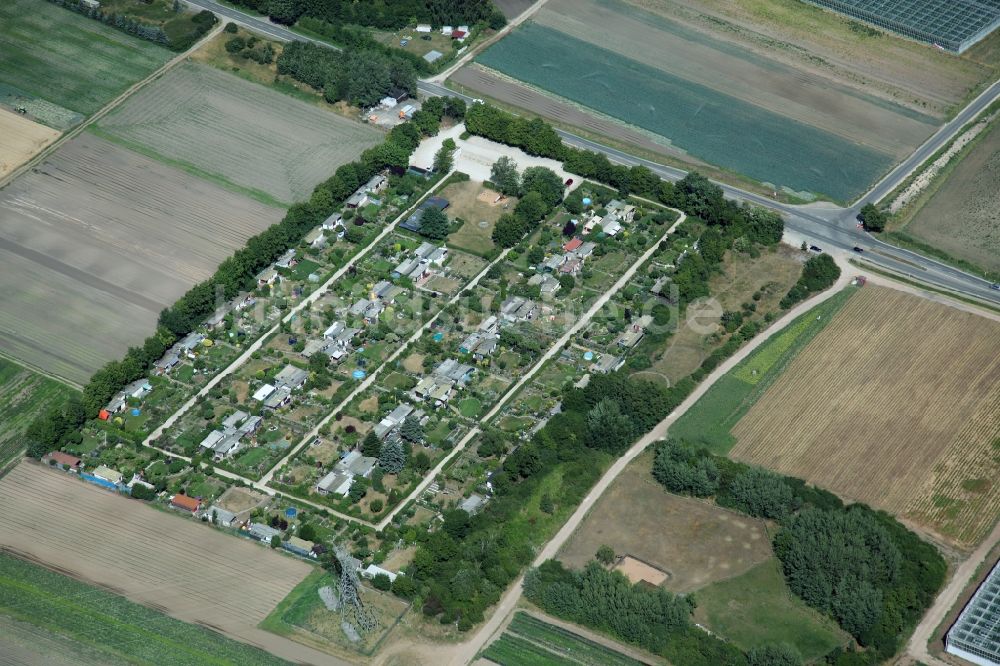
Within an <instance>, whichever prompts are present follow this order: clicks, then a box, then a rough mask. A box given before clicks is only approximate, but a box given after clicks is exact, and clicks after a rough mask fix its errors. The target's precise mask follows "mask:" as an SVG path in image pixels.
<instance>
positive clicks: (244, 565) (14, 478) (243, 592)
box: [0, 462, 343, 664]
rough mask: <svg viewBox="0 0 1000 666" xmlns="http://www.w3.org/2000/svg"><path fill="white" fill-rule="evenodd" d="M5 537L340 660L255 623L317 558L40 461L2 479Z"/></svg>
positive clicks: (217, 625)
mask: <svg viewBox="0 0 1000 666" xmlns="http://www.w3.org/2000/svg"><path fill="white" fill-rule="evenodd" d="M0 526H2V527H0V547H3V548H5V549H9V550H10V551H12V552H13V553H14V554H17V555H20V556H22V557H25V558H28V559H31V560H35V561H38V562H39V563H42V564H44V565H46V566H48V567H50V568H53V569H55V570H57V571H59V572H60V573H64V574H67V575H70V576H73V577H74V578H77V579H79V580H83V581H85V582H88V583H92V584H96V585H100V586H102V587H105V588H107V589H110V590H112V591H114V592H116V593H118V594H123V595H125V596H126V597H128V598H129V599H131V600H132V601H136V602H138V603H141V604H144V605H147V606H150V607H153V608H156V609H157V610H160V611H162V612H164V613H167V614H168V615H171V616H172V617H175V618H177V619H179V620H183V621H185V622H193V623H198V624H202V625H204V626H207V627H209V628H211V629H214V630H216V631H220V632H222V633H224V634H226V635H228V636H230V637H232V638H235V639H237V640H240V641H243V642H246V643H250V644H252V645H256V646H257V647H260V648H262V649H264V650H267V651H268V652H271V653H273V654H276V655H278V656H279V657H282V658H284V659H288V660H290V661H295V662H299V663H307V664H341V663H343V662H340V661H339V660H337V659H335V658H333V657H330V656H329V655H325V654H322V653H319V652H316V651H314V650H311V649H309V648H306V647H303V646H301V645H298V644H297V643H293V642H291V641H289V640H286V639H284V638H281V637H279V636H275V635H273V634H269V633H267V632H265V631H263V630H261V629H257V624H258V623H259V622H261V620H263V619H264V618H265V617H267V615H268V613H270V612H271V611H272V610H273V609H274V607H275V606H276V605H277V604H278V602H279V601H281V600H282V599H283V598H284V597H285V596H286V595H287V594H288V593H289V592H291V590H292V588H294V587H295V585H297V584H298V583H299V582H300V581H301V580H302V579H303V578H305V577H306V575H308V574H309V572H310V571H311V570H312V567H311V566H310V565H308V564H306V563H305V562H302V561H300V560H297V559H294V558H292V557H286V556H283V555H280V554H278V553H277V552H274V551H272V550H270V549H269V548H266V547H264V546H261V545H259V544H256V543H252V542H250V541H249V540H244V539H239V538H235V537H232V536H229V535H226V534H223V533H221V532H218V531H216V530H214V529H213V528H211V527H208V526H207V525H202V524H201V523H199V522H197V521H195V520H192V519H190V518H184V517H182V516H179V515H178V516H174V515H170V514H168V513H166V512H164V511H158V510H156V509H153V508H151V507H149V506H146V505H144V504H143V503H142V502H138V501H135V500H130V499H127V498H124V497H120V496H117V495H115V494H113V493H110V492H108V491H105V490H102V489H100V488H97V487H96V486H92V485H90V484H86V483H83V482H81V481H78V480H77V479H74V478H72V477H69V476H67V475H66V474H64V473H62V472H57V471H54V470H51V469H48V468H46V467H42V466H40V465H36V464H33V463H29V462H22V463H21V464H20V465H18V466H17V467H15V468H14V470H13V471H11V472H10V474H8V475H7V476H6V477H4V478H3V479H2V480H0Z"/></svg>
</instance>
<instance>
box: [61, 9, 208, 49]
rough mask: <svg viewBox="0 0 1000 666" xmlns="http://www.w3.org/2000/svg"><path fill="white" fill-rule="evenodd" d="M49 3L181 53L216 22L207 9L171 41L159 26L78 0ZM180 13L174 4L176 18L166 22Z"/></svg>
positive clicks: (178, 19) (193, 18)
mask: <svg viewBox="0 0 1000 666" xmlns="http://www.w3.org/2000/svg"><path fill="white" fill-rule="evenodd" d="M49 2H51V3H53V4H56V5H59V6H60V7H64V8H66V9H69V10H70V11H74V12H76V13H78V14H82V15H84V16H86V17H87V18H92V19H94V20H95V21H100V22H101V23H103V24H104V25H107V26H110V27H112V28H115V29H116V30H121V31H122V32H124V33H126V34H129V35H132V36H133V37H138V38H139V39H145V40H148V41H150V42H155V43H157V44H162V45H164V46H166V47H167V48H169V49H171V50H173V51H184V50H186V49H188V48H189V47H191V45H193V44H194V43H195V42H197V41H198V40H199V39H200V38H201V36H202V35H204V34H205V33H207V32H208V31H209V30H211V29H212V26H214V25H215V23H216V22H217V21H218V18H216V16H215V14H213V13H212V12H210V11H208V10H207V9H205V10H202V11H200V12H198V13H197V14H195V15H194V16H192V17H191V27H192V29H190V30H188V31H187V32H184V33H183V34H177V31H176V30H172V31H171V32H173V33H175V34H174V37H172V38H171V37H170V36H168V35H167V32H166V31H165V30H164V29H163V26H161V25H153V24H150V23H146V22H145V21H142V20H139V19H135V18H132V17H131V16H129V15H128V14H121V13H118V12H109V11H105V10H103V9H101V8H100V7H91V6H90V5H85V4H84V3H82V2H80V0H49ZM180 11H181V9H180V5H179V3H176V2H175V3H174V14H175V15H177V18H175V19H170V20H172V21H182V20H184V18H183V17H182V16H180Z"/></svg>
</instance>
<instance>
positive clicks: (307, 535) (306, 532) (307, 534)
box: [299, 523, 319, 541]
mask: <svg viewBox="0 0 1000 666" xmlns="http://www.w3.org/2000/svg"><path fill="white" fill-rule="evenodd" d="M318 536H319V535H318V534H317V533H316V528H315V527H313V525H312V523H306V524H305V525H303V526H302V527H300V528H299V538H300V539H305V540H306V541H316V538H317V537H318Z"/></svg>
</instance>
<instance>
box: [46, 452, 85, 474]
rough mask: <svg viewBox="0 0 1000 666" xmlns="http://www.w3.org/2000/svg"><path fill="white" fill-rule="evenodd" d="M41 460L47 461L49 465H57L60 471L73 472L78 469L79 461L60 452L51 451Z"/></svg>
mask: <svg viewBox="0 0 1000 666" xmlns="http://www.w3.org/2000/svg"><path fill="white" fill-rule="evenodd" d="M43 460H46V461H48V462H49V464H51V465H58V466H59V467H61V468H62V469H68V470H73V471H76V470H78V469H80V459H79V458H77V457H76V456H71V455H70V454H68V453H63V452H62V451H52V452H51V453H49V454H48V455H46V456H45V458H44V459H43Z"/></svg>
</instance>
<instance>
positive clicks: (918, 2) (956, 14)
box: [808, 0, 1000, 53]
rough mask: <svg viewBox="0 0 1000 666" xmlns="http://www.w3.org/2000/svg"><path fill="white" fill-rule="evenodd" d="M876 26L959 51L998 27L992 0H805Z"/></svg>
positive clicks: (999, 8)
mask: <svg viewBox="0 0 1000 666" xmlns="http://www.w3.org/2000/svg"><path fill="white" fill-rule="evenodd" d="M808 2H810V3H811V4H814V5H817V6H819V7H824V8H826V9H832V10H833V11H835V12H837V13H839V14H845V15H847V16H850V17H851V18H854V19H859V20H861V21H864V22H866V23H870V24H872V25H873V26H875V27H876V28H881V29H882V30H888V31H889V32H894V33H896V34H898V35H902V36H903V37H909V38H910V39H915V40H917V41H918V42H925V43H927V44H933V45H934V46H937V47H938V48H942V49H945V50H948V51H953V52H955V53H962V52H964V51H965V50H966V49H968V48H969V47H970V46H972V45H973V44H975V43H976V42H978V41H980V40H981V39H983V38H985V37H986V36H987V35H988V34H990V33H991V32H993V31H994V30H996V29H997V27H1000V3H997V2H996V1H995V0H986V1H983V0H808Z"/></svg>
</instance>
